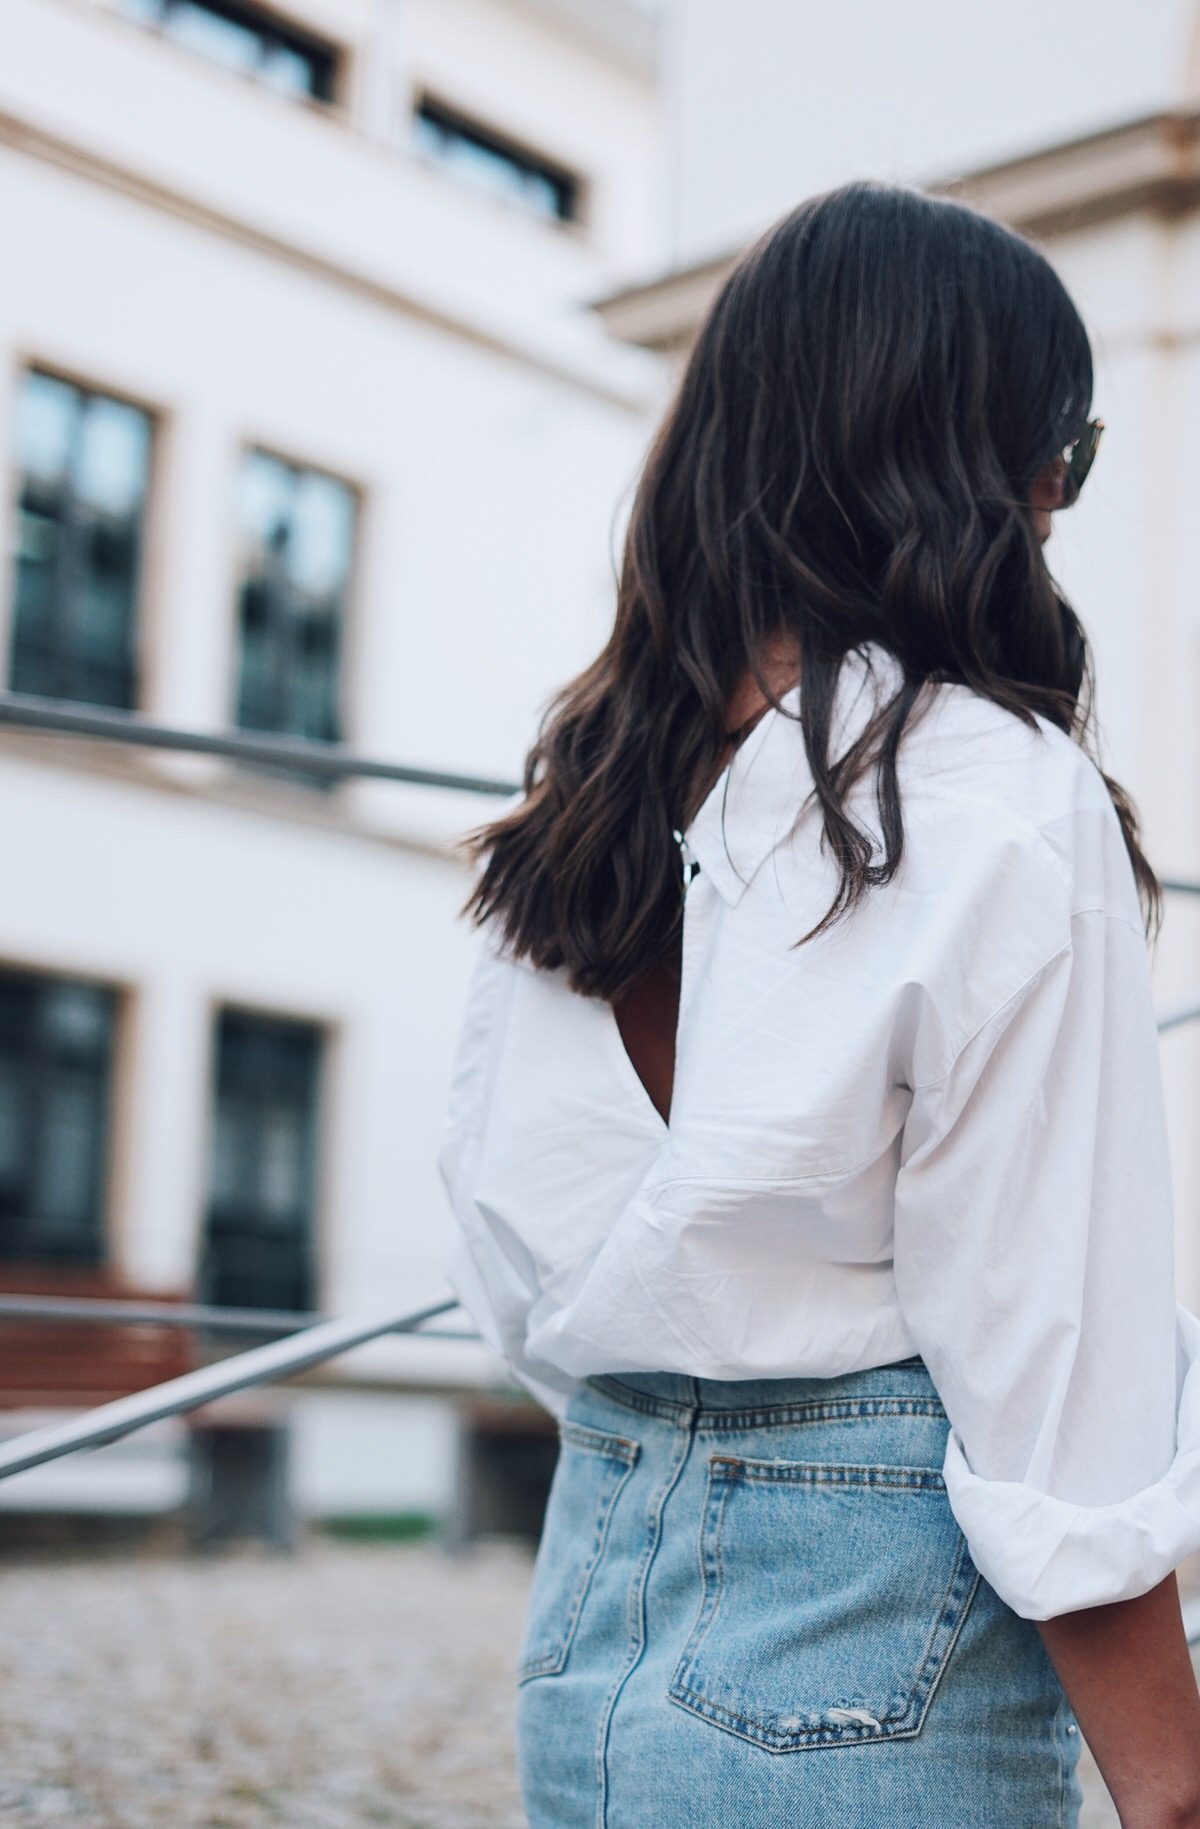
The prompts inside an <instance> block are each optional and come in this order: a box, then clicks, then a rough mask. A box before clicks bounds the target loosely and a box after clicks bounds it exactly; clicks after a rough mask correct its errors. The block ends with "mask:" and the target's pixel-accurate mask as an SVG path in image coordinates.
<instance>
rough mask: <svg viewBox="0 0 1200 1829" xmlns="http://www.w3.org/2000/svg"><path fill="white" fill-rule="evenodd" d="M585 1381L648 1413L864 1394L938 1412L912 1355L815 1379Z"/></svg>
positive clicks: (606, 1376) (845, 1400)
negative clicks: (911, 1402) (913, 1404)
mask: <svg viewBox="0 0 1200 1829" xmlns="http://www.w3.org/2000/svg"><path fill="white" fill-rule="evenodd" d="M586 1382H587V1383H588V1384H590V1385H592V1386H593V1387H594V1388H595V1389H596V1390H599V1391H603V1392H604V1393H606V1395H608V1396H609V1397H612V1398H614V1399H615V1400H616V1401H617V1402H618V1403H624V1404H626V1405H627V1406H628V1407H629V1408H630V1409H635V1410H642V1411H645V1412H647V1413H649V1414H657V1415H664V1416H666V1415H675V1414H677V1413H679V1412H681V1411H687V1412H689V1413H694V1412H697V1411H699V1412H700V1413H701V1414H703V1413H704V1412H706V1411H718V1412H721V1411H738V1412H748V1411H758V1412H761V1411H770V1410H794V1409H797V1408H804V1407H806V1406H809V1405H812V1406H820V1407H824V1406H826V1405H830V1404H855V1403H859V1402H861V1401H862V1400H863V1399H867V1398H894V1399H898V1400H901V1401H913V1400H918V1401H921V1402H922V1407H925V1405H926V1404H928V1405H929V1406H930V1407H932V1408H934V1409H936V1410H938V1411H939V1412H940V1408H941V1406H940V1403H939V1400H938V1396H937V1391H936V1390H935V1388H934V1383H933V1379H932V1378H931V1376H930V1373H929V1368H928V1366H927V1365H926V1364H925V1361H924V1360H923V1359H922V1358H921V1357H920V1356H919V1355H914V1356H913V1357H912V1358H910V1359H897V1360H894V1361H893V1362H892V1363H890V1364H888V1365H875V1366H870V1367H868V1368H866V1369H865V1370H862V1371H855V1372H839V1373H836V1374H835V1375H834V1376H833V1377H828V1378H818V1377H811V1376H806V1377H802V1378H693V1377H690V1376H689V1375H687V1374H686V1373H683V1372H621V1373H613V1372H603V1373H597V1374H595V1375H594V1376H592V1377H591V1378H589V1379H587V1380H586Z"/></svg>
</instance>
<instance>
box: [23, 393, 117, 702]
mask: <svg viewBox="0 0 1200 1829" xmlns="http://www.w3.org/2000/svg"><path fill="white" fill-rule="evenodd" d="M152 437H153V429H152V424H151V420H150V417H149V415H148V414H146V413H144V412H142V410H141V409H140V408H139V407H135V406H131V405H130V404H129V403H128V402H127V401H124V400H114V399H112V398H111V397H110V396H109V395H107V394H97V393H91V392H88V391H87V390H86V389H83V388H80V387H76V386H75V385H74V384H73V383H71V382H69V381H63V380H61V379H59V377H58V376H56V375H46V374H42V373H41V372H40V371H38V370H36V369H35V370H31V371H30V372H28V373H27V374H26V375H25V377H24V379H23V381H22V384H21V389H20V396H19V401H18V410H17V450H16V460H17V470H18V476H19V485H18V488H19V494H18V502H17V527H16V536H17V537H16V554H15V558H16V563H15V577H14V603H13V627H12V655H11V665H10V676H9V677H10V685H11V689H12V690H13V691H14V692H33V693H38V694H40V695H42V696H44V697H47V698H59V699H73V700H77V701H79V702H81V703H84V704H90V705H111V706H115V707H117V708H119V709H122V710H132V709H133V707H134V706H135V704H136V702H137V684H138V682H137V665H136V642H137V596H138V580H139V573H140V569H141V549H142V535H143V523H144V519H145V510H146V497H147V491H148V489H149V482H150V464H151V445H152Z"/></svg>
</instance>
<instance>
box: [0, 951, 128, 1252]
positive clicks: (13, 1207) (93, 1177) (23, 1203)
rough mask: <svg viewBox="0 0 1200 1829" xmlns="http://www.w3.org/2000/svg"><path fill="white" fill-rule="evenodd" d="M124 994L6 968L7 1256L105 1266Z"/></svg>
mask: <svg viewBox="0 0 1200 1829" xmlns="http://www.w3.org/2000/svg"><path fill="white" fill-rule="evenodd" d="M115 1015H116V993H115V992H114V991H113V990H111V989H109V988H108V987H106V986H103V985H96V984H87V983H83V982H79V981H76V980H74V979H68V978H51V977H44V976H42V975H41V974H38V973H34V972H17V971H0V1257H3V1258H5V1259H8V1260H10V1261H12V1260H14V1259H15V1260H19V1261H22V1262H26V1263H59V1264H98V1263H101V1262H102V1261H103V1259H104V1257H105V1252H106V1241H105V1220H104V1204H105V1203H104V1173H105V1155H106V1147H107V1140H108V1113H109V1082H110V1078H111V1071H112V1052H113V1033H114V1027H115Z"/></svg>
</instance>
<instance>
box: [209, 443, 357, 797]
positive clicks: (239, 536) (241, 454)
mask: <svg viewBox="0 0 1200 1829" xmlns="http://www.w3.org/2000/svg"><path fill="white" fill-rule="evenodd" d="M254 456H262V457H267V458H271V459H273V460H274V461H275V462H276V463H280V464H283V465H285V466H286V467H287V468H288V469H290V470H294V471H299V472H304V471H309V472H311V473H312V474H314V475H316V476H320V477H325V478H327V479H328V480H329V481H330V482H334V483H337V484H339V485H340V486H341V487H342V488H343V489H346V490H348V491H349V493H350V495H351V497H352V498H353V503H354V536H353V540H352V542H351V549H350V563H349V566H348V568H347V572H346V581H345V585H344V587H343V591H342V609H341V622H340V628H339V632H338V650H337V652H338V666H337V684H336V695H335V700H334V705H335V711H336V716H337V724H338V737H337V744H338V746H339V747H347V748H348V747H351V746H352V745H353V743H354V741H355V735H356V715H355V714H356V708H357V703H358V692H357V678H358V672H357V662H358V641H359V625H360V620H361V618H360V592H361V588H362V577H363V571H364V566H363V543H364V538H365V530H366V525H367V515H368V509H369V503H370V499H371V497H370V491H369V490H368V488H367V486H366V485H365V484H364V483H363V482H362V481H361V480H360V479H359V478H357V477H355V476H352V475H350V474H348V473H347V472H346V471H344V470H340V469H338V468H337V467H336V464H331V463H328V462H326V461H324V460H322V459H319V458H313V457H311V456H307V455H301V454H298V453H297V452H296V451H295V450H293V449H289V448H288V447H287V446H286V445H284V444H281V443H280V442H279V441H278V440H276V439H274V438H272V437H270V436H269V435H267V436H262V437H260V436H259V435H258V434H257V433H255V432H254V431H246V430H243V432H242V433H241V435H240V436H239V437H238V439H237V442H236V444H235V445H234V447H233V461H232V466H231V473H230V479H229V496H228V500H229V503H230V516H229V541H230V544H229V564H228V577H229V585H228V598H227V601H228V604H229V619H228V623H227V625H226V626H227V629H228V659H227V664H226V670H225V697H224V710H223V715H224V717H225V719H226V722H227V726H228V728H229V730H230V731H231V732H232V733H235V734H237V733H242V734H245V735H247V736H255V735H260V736H272V735H281V736H288V735H295V734H296V733H294V732H287V731H283V732H273V731H254V730H252V729H250V728H249V727H247V726H243V725H241V724H239V723H238V722H237V711H238V698H239V693H240V688H241V668H242V623H241V608H242V601H241V600H242V589H243V586H244V583H245V573H244V571H243V569H242V545H243V533H242V502H241V494H240V489H241V479H242V475H243V470H244V466H245V464H246V461H247V459H248V458H251V457H254ZM298 740H302V739H299V738H298ZM313 740H314V741H317V740H319V739H313ZM229 766H230V771H231V773H232V774H234V775H235V776H236V777H238V778H239V779H240V780H243V781H248V782H253V783H254V785H255V786H262V787H263V788H264V789H274V788H279V789H280V790H282V791H290V792H292V793H299V794H301V795H303V796H304V798H305V800H306V802H308V803H310V804H317V803H316V801H315V797H314V796H313V795H312V784H311V783H310V782H305V781H300V780H296V779H292V778H290V777H289V776H287V775H286V774H284V773H282V772H278V771H276V770H275V769H273V768H268V767H267V766H266V765H261V764H259V763H243V762H239V761H234V762H231V763H230V765H229ZM352 785H353V783H352V782H351V780H350V779H349V778H348V777H341V778H328V779H327V781H326V782H325V783H324V785H323V787H322V797H321V803H322V804H325V805H329V806H332V805H334V804H335V803H336V801H337V800H338V799H339V798H340V797H341V796H343V795H344V794H345V793H346V792H347V790H348V789H349V788H350V787H351V786H352Z"/></svg>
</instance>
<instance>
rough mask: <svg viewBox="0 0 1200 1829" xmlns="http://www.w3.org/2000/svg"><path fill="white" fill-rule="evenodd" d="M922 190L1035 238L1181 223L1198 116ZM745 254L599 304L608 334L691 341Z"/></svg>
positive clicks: (1109, 131) (1192, 183)
mask: <svg viewBox="0 0 1200 1829" xmlns="http://www.w3.org/2000/svg"><path fill="white" fill-rule="evenodd" d="M921 188H922V189H924V190H927V191H930V192H932V193H933V194H934V195H937V196H945V197H955V198H958V199H959V200H960V201H962V202H964V203H970V204H972V205H974V206H975V207H976V208H978V209H982V210H986V211H987V212H988V214H989V215H992V216H997V217H999V218H1000V219H1001V220H1002V221H1004V222H1008V223H1011V224H1012V226H1013V227H1014V228H1016V229H1019V230H1020V231H1021V232H1022V233H1023V234H1026V235H1030V236H1032V237H1034V238H1035V239H1040V238H1046V237H1051V236H1058V235H1065V234H1070V233H1072V232H1073V231H1078V230H1080V229H1085V228H1091V227H1093V226H1095V225H1096V224H1098V223H1102V222H1108V221H1112V220H1113V219H1114V218H1118V217H1121V216H1129V215H1134V214H1137V213H1139V212H1149V213H1151V214H1154V215H1157V216H1160V217H1170V216H1178V215H1183V214H1185V213H1186V212H1187V211H1189V210H1193V209H1195V208H1196V207H1197V206H1198V204H1200V109H1175V110H1169V111H1166V112H1162V113H1158V114H1153V115H1145V116H1142V117H1140V118H1139V119H1137V120H1132V121H1127V122H1123V123H1120V124H1118V125H1115V126H1110V127H1105V128H1101V129H1100V130H1098V131H1096V132H1093V133H1087V134H1081V135H1079V136H1078V137H1077V138H1074V139H1071V140H1062V141H1059V142H1056V143H1055V144H1054V145H1052V146H1047V147H1043V148H1041V149H1040V150H1038V151H1034V152H1030V153H1024V154H1021V155H1019V156H1018V157H1015V158H1009V159H1004V160H1000V161H997V162H995V163H992V164H989V165H983V166H979V167H977V168H976V169H975V170H973V171H969V172H965V173H960V174H953V175H948V174H941V175H939V176H936V177H934V178H932V179H930V180H927V181H926V182H924V183H923V184H922V186H921ZM741 253H742V247H741V246H739V247H736V248H731V249H727V250H725V251H724V252H722V253H720V254H716V255H713V256H710V257H709V258H707V259H705V260H701V261H697V262H695V263H694V264H692V265H689V266H685V267H677V268H674V269H672V270H670V271H668V272H666V273H663V274H661V275H659V276H658V277H656V278H653V279H650V280H647V281H643V282H641V283H639V284H635V285H631V286H625V287H622V288H621V289H620V290H619V291H616V292H612V293H609V294H607V295H605V296H604V297H602V298H600V299H597V300H595V301H593V309H594V310H595V311H596V312H597V314H598V315H599V317H600V319H601V321H602V322H603V323H604V325H605V327H606V328H607V329H608V331H609V332H610V333H611V334H612V335H613V336H614V337H617V338H619V339H620V340H621V341H623V342H627V343H633V344H636V345H638V346H639V347H640V348H643V349H653V350H660V351H661V350H672V349H678V348H679V347H680V346H681V345H683V344H685V343H686V342H687V341H688V339H689V338H690V337H691V335H692V333H693V331H694V330H695V328H696V326H697V324H698V323H699V322H700V320H701V318H702V317H703V315H704V313H705V311H706V310H707V308H708V306H709V304H710V303H711V301H712V299H713V298H714V296H715V295H716V292H717V290H718V289H719V287H720V285H721V283H722V281H723V280H724V279H725V277H726V275H727V274H728V273H729V271H730V270H731V268H732V267H733V265H734V263H735V262H736V260H737V259H738V258H739V256H740V254H741Z"/></svg>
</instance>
